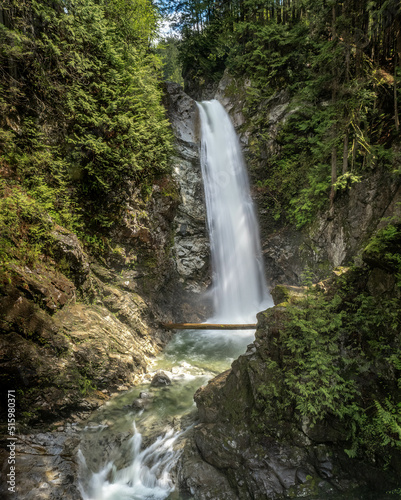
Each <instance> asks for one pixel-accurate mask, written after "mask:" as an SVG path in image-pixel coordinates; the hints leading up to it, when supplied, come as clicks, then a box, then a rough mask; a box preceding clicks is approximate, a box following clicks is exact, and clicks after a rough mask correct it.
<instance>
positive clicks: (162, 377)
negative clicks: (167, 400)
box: [150, 371, 171, 387]
mask: <svg viewBox="0 0 401 500" xmlns="http://www.w3.org/2000/svg"><path fill="white" fill-rule="evenodd" d="M150 385H151V387H165V386H167V385H171V379H170V377H169V376H168V375H167V374H166V373H165V372H163V371H159V372H157V373H156V374H155V375H154V377H153V378H152V382H151V383H150Z"/></svg>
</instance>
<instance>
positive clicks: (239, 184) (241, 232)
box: [198, 100, 269, 323]
mask: <svg viewBox="0 0 401 500" xmlns="http://www.w3.org/2000/svg"><path fill="white" fill-rule="evenodd" d="M198 108H199V112H200V117H201V131H202V144H201V166H202V177H203V183H204V188H205V199H206V211H207V219H208V228H209V237H210V247H211V256H212V269H213V280H212V281H213V295H214V317H213V319H214V320H216V321H218V322H224V323H241V322H242V323H247V322H248V323H251V322H254V321H255V319H256V313H258V312H259V311H261V310H262V309H265V308H266V307H267V304H268V301H269V296H268V292H267V288H266V283H265V279H264V270H263V264H262V252H261V249H260V238H259V229H258V224H257V220H256V216H255V212H254V208H253V203H252V199H251V195H250V189H249V182H248V176H247V171H246V166H245V163H244V160H243V156H242V151H241V146H240V144H239V141H238V138H237V134H236V133H235V129H234V127H233V125H232V123H231V120H230V118H229V116H228V114H227V113H226V111H225V109H224V108H223V106H222V105H221V104H220V103H219V102H218V101H216V100H213V101H207V102H203V103H201V104H198Z"/></svg>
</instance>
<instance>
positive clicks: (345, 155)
mask: <svg viewBox="0 0 401 500" xmlns="http://www.w3.org/2000/svg"><path fill="white" fill-rule="evenodd" d="M348 150H349V127H347V130H346V131H345V135H344V149H343V171H342V173H343V174H345V173H346V172H348Z"/></svg>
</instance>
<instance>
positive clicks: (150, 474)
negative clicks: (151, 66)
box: [79, 101, 272, 500]
mask: <svg viewBox="0 0 401 500" xmlns="http://www.w3.org/2000/svg"><path fill="white" fill-rule="evenodd" d="M198 107H199V113H200V118H201V132H202V143H201V164H202V175H203V181H204V188H205V199H206V208H207V217H208V227H209V236H210V246H211V256H212V270H213V290H212V293H213V299H214V314H213V317H212V318H210V319H209V320H208V322H219V323H223V322H224V323H254V322H255V320H256V314H257V313H258V312H259V311H261V310H263V309H266V308H267V307H268V306H269V305H272V304H271V299H270V296H269V294H268V292H267V287H266V283H265V279H264V272H263V265H262V256H261V249H260V243H259V231H258V225H257V221H256V217H255V212H254V208H253V204H252V200H251V196H250V190H249V182H248V177H247V172H246V167H245V164H244V160H243V157H242V152H241V148H240V145H239V142H238V139H237V136H236V133H235V130H234V127H233V125H232V124H231V121H230V118H229V116H228V115H227V113H226V112H225V110H224V108H223V107H222V106H221V104H220V103H219V102H218V101H208V102H203V103H201V104H198ZM253 335H254V332H253V331H238V330H237V331H196V332H194V331H181V332H179V333H177V334H176V335H175V336H174V338H173V340H172V342H171V343H170V344H169V345H168V346H167V348H166V350H165V353H164V357H163V359H161V360H159V367H160V368H163V369H164V370H170V373H169V375H170V376H171V378H173V385H172V386H171V388H169V389H168V390H166V391H165V392H163V391H160V392H158V393H157V394H156V396H155V403H154V404H153V413H154V414H155V415H156V418H163V415H165V414H168V415H169V417H170V418H171V417H172V416H177V415H182V414H183V413H184V412H185V411H188V410H189V409H190V407H191V406H192V405H193V400H192V395H193V393H194V391H195V390H196V387H199V386H200V385H201V384H204V383H205V382H206V380H207V379H208V378H210V377H212V376H213V372H214V373H215V374H216V373H217V372H221V371H224V370H225V369H227V368H228V367H229V365H230V363H231V362H232V361H233V359H235V358H236V357H237V356H238V355H240V354H241V353H242V352H244V350H245V347H246V345H247V344H248V343H250V342H252V340H253ZM188 361H189V363H188ZM183 367H184V368H185V370H186V371H185V376H184V374H183V373H182V368H183ZM174 374H176V375H174ZM182 377H183V378H182ZM180 378H182V380H180ZM192 384H194V385H192ZM127 397H128V396H127ZM121 406H123V403H122V404H121ZM182 406H184V407H185V408H186V409H185V410H183V409H179V407H182ZM113 411H115V409H114V410H113ZM158 411H159V413H158V414H157V412H158ZM128 413H129V412H128ZM120 414H122V417H117V416H116V413H112V412H111V413H110V415H111V417H109V421H110V420H114V421H115V420H117V418H121V419H122V420H121V421H122V422H123V421H124V418H125V419H127V418H128V419H129V418H135V417H134V416H133V415H132V417H131V415H129V414H128V415H127V410H126V409H124V407H122V408H121V407H120ZM145 414H146V412H145ZM145 414H144V415H145ZM136 418H137V419H139V418H141V415H138V414H137V415H136ZM131 421H132V420H131ZM150 421H151V420H150ZM141 423H142V424H143V425H146V423H145V422H141ZM109 425H110V427H111V426H112V424H109ZM119 425H120V426H121V424H120V423H119V422H118V421H117V423H116V426H117V428H118V426H119ZM106 427H107V426H106ZM106 432H107V429H104V428H102V429H101V431H100V433H99V438H98V441H99V442H101V441H102V439H103V437H102V436H104V435H105V433H106ZM102 433H103V434H102ZM181 434H182V433H180V432H174V431H173V430H170V431H168V432H167V433H166V434H165V435H163V436H160V437H159V438H158V439H157V440H156V442H155V443H153V444H152V445H150V446H149V447H147V448H145V449H144V450H141V444H142V436H141V433H140V432H139V431H138V430H137V429H136V426H135V423H134V435H133V436H132V437H131V438H130V440H129V446H128V451H121V450H122V449H123V447H122V448H121V450H117V453H118V456H117V458H116V456H113V458H112V459H109V461H108V462H107V463H105V464H104V465H103V466H101V467H100V469H99V468H98V472H92V471H91V470H90V467H88V465H87V463H86V460H85V457H84V456H83V454H82V453H80V457H79V460H80V477H81V481H80V491H81V494H82V498H83V500H142V499H148V500H164V499H166V498H167V497H169V496H170V494H171V492H172V491H173V490H174V485H173V483H172V480H171V476H170V471H171V469H172V468H173V467H174V465H175V464H176V462H177V459H178V457H179V451H176V450H175V449H174V445H175V444H176V441H177V439H179V437H180V436H181ZM112 451H113V452H114V451H115V450H112ZM124 455H126V456H125V457H124V458H125V459H124V463H128V465H126V466H122V467H121V468H120V469H117V467H116V463H117V462H118V461H121V460H120V458H121V456H124ZM175 498H179V497H175Z"/></svg>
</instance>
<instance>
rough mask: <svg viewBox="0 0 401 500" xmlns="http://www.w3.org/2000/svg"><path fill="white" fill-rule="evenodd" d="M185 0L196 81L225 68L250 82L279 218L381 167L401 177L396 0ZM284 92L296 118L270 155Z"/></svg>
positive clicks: (185, 32) (185, 40)
mask: <svg viewBox="0 0 401 500" xmlns="http://www.w3.org/2000/svg"><path fill="white" fill-rule="evenodd" d="M163 3H164V4H167V5H169V4H171V6H170V10H172V9H173V7H174V4H175V2H168V1H167V0H166V1H165V2H163ZM178 8H179V14H180V15H179V17H178V18H177V19H178V21H177V28H179V29H180V30H181V33H182V43H181V45H180V47H179V49H180V57H181V61H182V66H183V75H184V78H185V79H186V82H187V84H188V88H191V90H194V89H196V86H197V87H198V88H199V89H201V88H203V86H204V85H205V83H208V82H210V81H216V80H219V78H220V77H221V75H222V74H223V71H224V69H226V68H227V69H228V70H229V72H230V73H231V74H232V75H233V76H234V77H236V78H237V79H238V80H241V79H242V80H244V79H247V80H250V81H251V85H250V86H249V85H248V86H247V87H246V93H247V95H246V102H245V106H244V109H243V111H244V113H245V115H246V125H245V127H246V128H247V131H248V132H251V137H252V141H251V144H250V163H251V166H253V167H254V168H257V171H256V173H255V177H256V178H257V180H258V184H259V186H260V187H261V188H264V190H265V193H266V203H267V205H268V207H269V209H270V211H271V213H273V215H274V217H275V218H277V219H278V218H280V217H283V218H284V219H285V220H287V221H290V222H292V223H294V224H295V225H296V226H297V227H302V226H303V225H305V224H307V223H309V222H311V221H312V220H313V218H314V216H315V214H316V212H317V211H318V210H319V209H320V208H323V207H325V208H327V207H329V208H331V210H333V208H334V207H333V202H334V199H335V198H336V197H337V196H339V195H341V193H342V192H344V191H346V190H347V189H349V188H350V187H351V186H352V184H353V183H355V182H359V181H360V180H362V179H363V178H364V177H365V176H367V175H370V172H371V171H372V170H374V169H379V168H384V169H388V170H390V171H392V170H395V171H397V172H398V173H399V167H397V165H396V162H395V160H396V158H395V157H394V151H395V148H394V147H393V146H394V144H396V143H397V144H398V145H399V129H400V125H399V109H400V78H401V21H400V19H401V5H400V3H399V1H398V0H363V1H355V0H342V1H335V0H325V1H324V0H322V1H320V2H316V1H314V0H313V1H312V0H302V1H299V0H284V1H282V0H280V1H279V0H269V1H260V0H245V1H242V2H236V1H234V0H229V1H225V2H217V1H215V0H202V1H199V0H186V1H185V2H180V3H179V7H178ZM283 91H284V92H285V96H286V98H285V100H287V102H288V101H290V103H291V104H290V106H289V107H288V109H286V113H289V112H291V114H289V115H288V116H287V119H286V122H285V124H284V126H283V127H282V128H281V130H280V131H279V136H278V141H277V142H278V146H279V147H278V148H276V149H275V150H274V151H271V150H270V149H269V140H270V139H271V133H272V132H271V129H270V124H269V120H268V119H267V116H268V112H269V107H270V106H271V105H272V103H273V104H275V102H276V101H274V100H273V102H271V101H270V100H269V99H271V98H272V97H273V96H274V95H277V93H278V92H281V95H283ZM274 133H276V131H275V132H274ZM275 140H276V139H275ZM398 161H399V158H398Z"/></svg>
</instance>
